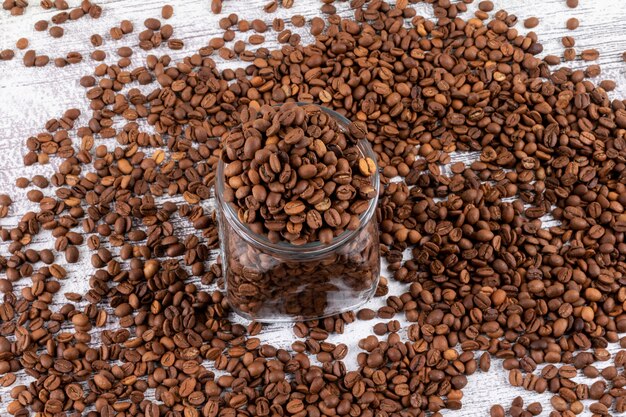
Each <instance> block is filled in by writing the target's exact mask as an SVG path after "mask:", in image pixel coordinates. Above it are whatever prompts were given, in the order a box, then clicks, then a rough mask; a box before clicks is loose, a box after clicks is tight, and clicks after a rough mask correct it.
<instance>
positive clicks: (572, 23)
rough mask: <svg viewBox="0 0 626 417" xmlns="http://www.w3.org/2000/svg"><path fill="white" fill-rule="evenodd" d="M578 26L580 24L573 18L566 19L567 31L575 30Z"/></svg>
mask: <svg viewBox="0 0 626 417" xmlns="http://www.w3.org/2000/svg"><path fill="white" fill-rule="evenodd" d="M579 25H580V22H579V21H578V19H576V18H575V17H572V18H569V19H567V23H566V26H567V29H569V30H576V29H578V26H579Z"/></svg>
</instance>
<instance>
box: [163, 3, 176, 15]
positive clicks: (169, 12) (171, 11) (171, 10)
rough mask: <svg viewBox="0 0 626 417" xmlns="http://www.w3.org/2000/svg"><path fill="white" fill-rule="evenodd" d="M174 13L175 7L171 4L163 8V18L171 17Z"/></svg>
mask: <svg viewBox="0 0 626 417" xmlns="http://www.w3.org/2000/svg"><path fill="white" fill-rule="evenodd" d="M173 15H174V8H173V7H172V6H171V5H169V4H166V5H165V6H163V7H162V8H161V17H162V18H163V19H169V18H171V17H172V16H173Z"/></svg>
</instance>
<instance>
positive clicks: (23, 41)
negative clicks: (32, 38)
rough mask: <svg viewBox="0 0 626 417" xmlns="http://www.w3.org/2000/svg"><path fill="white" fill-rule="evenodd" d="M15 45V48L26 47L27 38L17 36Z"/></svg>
mask: <svg viewBox="0 0 626 417" xmlns="http://www.w3.org/2000/svg"><path fill="white" fill-rule="evenodd" d="M15 47H16V48H17V49H26V48H28V39H26V38H19V39H18V40H17V42H16V43H15Z"/></svg>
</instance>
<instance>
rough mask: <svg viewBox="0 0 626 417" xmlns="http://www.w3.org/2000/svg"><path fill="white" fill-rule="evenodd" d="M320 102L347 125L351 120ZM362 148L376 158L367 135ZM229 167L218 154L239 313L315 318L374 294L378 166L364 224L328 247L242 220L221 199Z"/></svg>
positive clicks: (225, 239)
mask: <svg viewBox="0 0 626 417" xmlns="http://www.w3.org/2000/svg"><path fill="white" fill-rule="evenodd" d="M320 108H321V109H322V110H323V111H324V112H326V113H328V114H329V115H330V116H332V117H333V118H335V120H336V121H337V124H338V126H339V128H340V129H342V130H343V131H344V132H347V131H348V125H349V123H350V122H349V121H348V120H347V119H346V118H344V117H343V116H341V115H340V114H338V113H336V112H334V111H332V110H330V109H327V108H324V107H320ZM357 147H358V149H359V150H360V151H361V153H362V156H363V157H369V158H371V159H372V160H374V161H376V155H375V154H374V152H373V151H372V148H371V146H370V145H369V143H368V142H367V140H360V141H359V142H358V144H357ZM225 166H226V164H225V163H224V162H223V161H222V160H220V162H219V165H218V171H217V181H216V198H217V208H218V220H219V233H220V245H221V249H222V258H223V261H222V265H223V266H222V268H223V273H224V277H225V282H226V293H227V298H228V301H229V304H230V306H231V307H232V308H233V309H234V310H235V311H236V312H237V313H239V314H240V315H242V316H243V317H246V318H248V319H253V320H257V321H262V322H277V321H294V320H311V319H317V318H322V317H327V316H331V315H334V314H338V313H342V312H344V311H349V310H353V309H355V308H357V307H358V306H360V305H361V304H363V303H364V302H366V301H367V300H369V299H370V298H371V297H372V296H373V295H374V292H375V291H376V287H377V285H378V281H379V278H380V248H379V236H378V224H377V222H376V216H375V213H376V205H377V203H378V192H379V187H380V182H379V174H378V170H376V173H375V174H374V175H373V176H372V185H373V186H374V188H375V189H376V196H375V197H374V198H373V199H372V200H370V202H369V206H368V209H367V210H366V211H365V212H364V213H363V214H362V215H361V217H360V220H361V224H360V227H359V228H358V229H356V230H353V231H345V232H344V233H342V234H341V235H339V236H336V237H335V238H334V239H333V241H332V242H331V243H330V244H327V245H324V244H321V243H320V242H312V243H308V244H305V245H301V246H297V245H292V244H290V243H288V242H279V243H271V242H270V241H269V240H268V239H267V238H266V237H265V236H262V235H259V234H257V233H254V232H253V231H251V230H250V229H249V228H248V227H247V226H246V225H245V224H244V223H242V222H241V221H240V220H239V217H238V216H237V211H236V209H235V208H234V207H233V206H231V205H230V204H228V203H226V202H225V201H224V200H223V195H224V179H225V177H224V168H225Z"/></svg>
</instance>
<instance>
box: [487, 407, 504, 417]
mask: <svg viewBox="0 0 626 417" xmlns="http://www.w3.org/2000/svg"><path fill="white" fill-rule="evenodd" d="M489 415H490V416H491V417H504V416H505V415H506V414H505V413H504V408H503V407H502V406H501V405H499V404H496V405H493V406H491V409H490V410H489Z"/></svg>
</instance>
